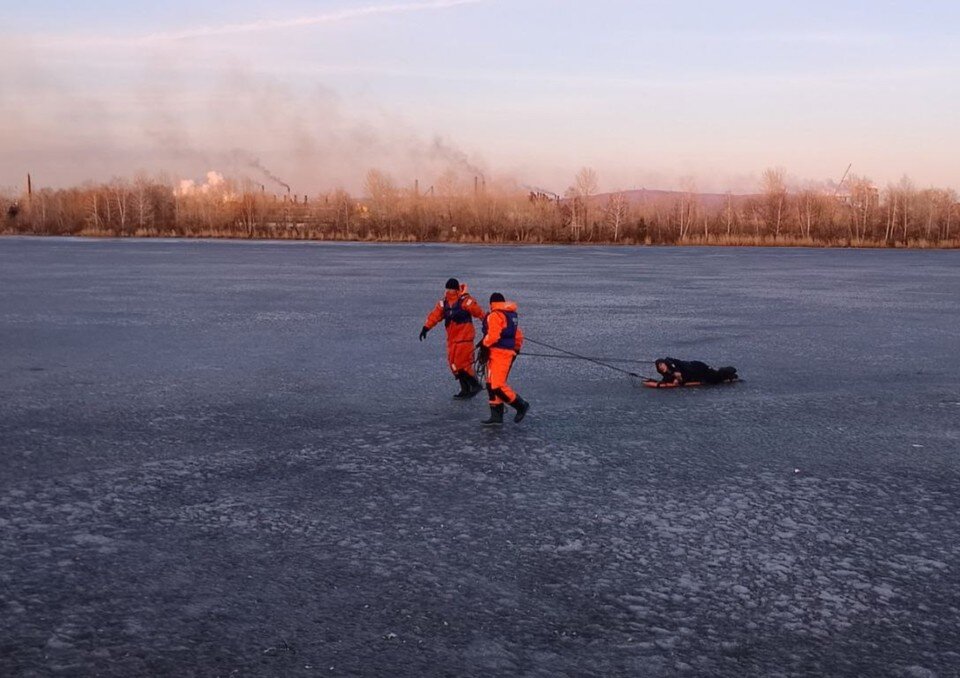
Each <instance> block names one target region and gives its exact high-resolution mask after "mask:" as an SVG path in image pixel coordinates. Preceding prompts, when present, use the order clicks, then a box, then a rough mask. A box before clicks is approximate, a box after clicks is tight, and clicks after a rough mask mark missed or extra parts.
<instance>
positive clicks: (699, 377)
mask: <svg viewBox="0 0 960 678" xmlns="http://www.w3.org/2000/svg"><path fill="white" fill-rule="evenodd" d="M654 364H655V365H656V366H657V372H659V373H660V382H659V383H661V384H671V385H672V384H676V385H677V386H683V385H684V384H693V383H696V384H720V383H723V382H725V381H734V380H735V379H736V378H737V368H735V367H721V368H720V369H719V370H715V369H713V368H712V367H710V366H709V365H707V364H706V363H702V362H700V361H699V360H677V359H676V358H660V359H659V360H657V361H656V362H655V363H654Z"/></svg>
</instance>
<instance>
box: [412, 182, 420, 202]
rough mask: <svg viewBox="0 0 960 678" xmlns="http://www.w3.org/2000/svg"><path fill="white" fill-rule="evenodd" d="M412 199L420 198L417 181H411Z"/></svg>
mask: <svg viewBox="0 0 960 678" xmlns="http://www.w3.org/2000/svg"><path fill="white" fill-rule="evenodd" d="M413 197H414V198H419V197H420V180H419V179H414V180H413Z"/></svg>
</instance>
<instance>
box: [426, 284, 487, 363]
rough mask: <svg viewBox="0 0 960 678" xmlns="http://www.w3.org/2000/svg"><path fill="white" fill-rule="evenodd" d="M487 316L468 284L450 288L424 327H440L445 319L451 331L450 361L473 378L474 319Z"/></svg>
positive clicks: (448, 332) (449, 342) (448, 347)
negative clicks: (471, 294)
mask: <svg viewBox="0 0 960 678" xmlns="http://www.w3.org/2000/svg"><path fill="white" fill-rule="evenodd" d="M474 318H480V319H483V308H481V307H480V304H478V303H477V301H476V299H474V298H473V297H471V296H470V294H469V293H468V292H467V286H466V285H460V289H459V290H447V292H446V294H445V295H444V296H443V299H441V300H440V301H438V302H437V305H436V306H435V307H434V308H433V310H432V311H430V314H429V315H428V316H427V320H426V322H424V323H423V325H424V327H426V328H427V329H428V330H430V329H433V328H434V327H436V326H437V325H438V324H439V323H440V322H441V321H443V323H444V326H445V327H446V330H447V364H448V365H449V366H450V371H451V372H453V373H454V375H456V374H457V373H458V372H466V373H467V374H469V375H470V376H471V377H472V376H475V373H474V371H473V339H474V337H475V336H476V334H475V333H474V329H473V319H474Z"/></svg>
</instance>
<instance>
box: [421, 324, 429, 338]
mask: <svg viewBox="0 0 960 678" xmlns="http://www.w3.org/2000/svg"><path fill="white" fill-rule="evenodd" d="M429 331H430V330H428V329H427V326H426V325H424V326H423V327H421V328H420V341H423V340H424V339H426V338H427V332H429Z"/></svg>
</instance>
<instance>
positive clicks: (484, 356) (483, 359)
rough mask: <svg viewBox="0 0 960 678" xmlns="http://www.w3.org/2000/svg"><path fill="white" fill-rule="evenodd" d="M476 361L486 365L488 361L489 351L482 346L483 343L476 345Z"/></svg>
mask: <svg viewBox="0 0 960 678" xmlns="http://www.w3.org/2000/svg"><path fill="white" fill-rule="evenodd" d="M477 360H479V361H480V363H481V364H483V365H486V364H487V363H488V362H489V361H490V349H489V348H487V347H486V346H484V345H483V342H480V344H478V345H477Z"/></svg>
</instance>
